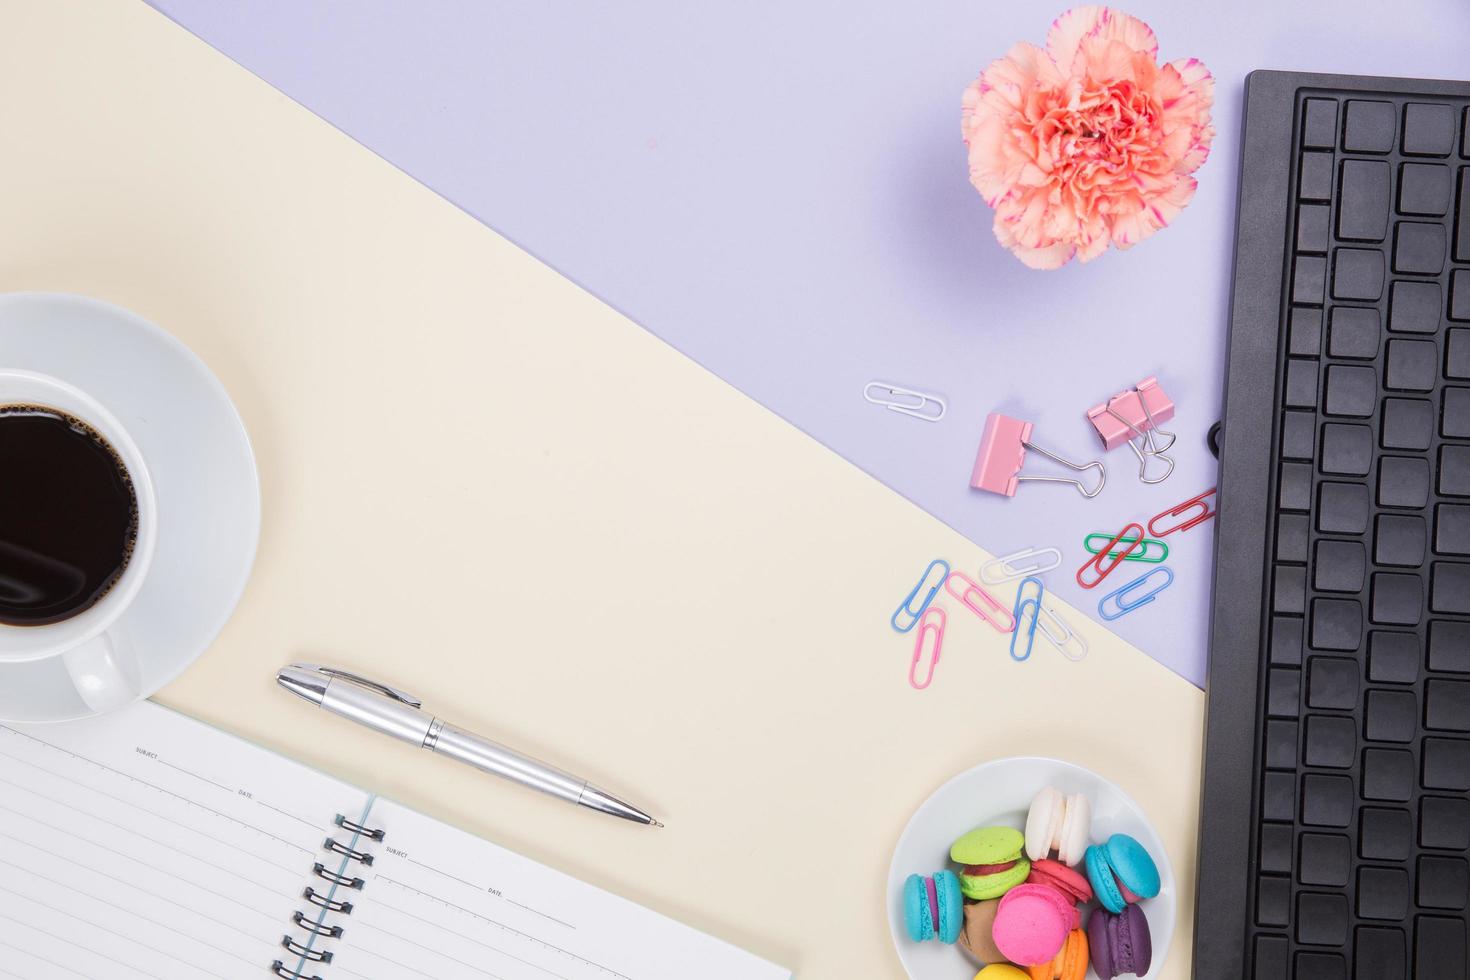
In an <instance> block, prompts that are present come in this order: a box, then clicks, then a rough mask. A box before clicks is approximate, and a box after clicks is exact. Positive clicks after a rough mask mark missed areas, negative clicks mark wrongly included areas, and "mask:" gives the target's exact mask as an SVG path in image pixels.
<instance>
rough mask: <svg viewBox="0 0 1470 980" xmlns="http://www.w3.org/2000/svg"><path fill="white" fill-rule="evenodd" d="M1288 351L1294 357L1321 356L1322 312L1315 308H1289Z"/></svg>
mask: <svg viewBox="0 0 1470 980" xmlns="http://www.w3.org/2000/svg"><path fill="white" fill-rule="evenodd" d="M1290 334H1291V336H1290V338H1289V340H1290V343H1289V344H1288V350H1289V352H1290V353H1291V354H1292V355H1293V356H1294V357H1321V356H1322V311H1321V310H1320V309H1318V308H1317V307H1315V306H1293V307H1292V308H1291V330H1290Z"/></svg>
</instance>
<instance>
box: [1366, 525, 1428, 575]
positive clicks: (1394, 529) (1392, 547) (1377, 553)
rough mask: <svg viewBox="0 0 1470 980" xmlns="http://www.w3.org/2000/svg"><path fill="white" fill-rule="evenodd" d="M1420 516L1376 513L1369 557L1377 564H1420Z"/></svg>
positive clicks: (1422, 531)
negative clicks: (1370, 555) (1376, 520)
mask: <svg viewBox="0 0 1470 980" xmlns="http://www.w3.org/2000/svg"><path fill="white" fill-rule="evenodd" d="M1426 536H1427V532H1426V528H1425V524H1424V518H1422V517H1413V516H1408V515H1403V514H1380V515H1378V522H1377V526H1376V528H1375V529H1374V534H1373V560H1374V561H1375V562H1376V563H1378V564H1379V565H1401V566H1404V567H1406V568H1418V567H1419V566H1420V565H1422V564H1424V542H1425V538H1426Z"/></svg>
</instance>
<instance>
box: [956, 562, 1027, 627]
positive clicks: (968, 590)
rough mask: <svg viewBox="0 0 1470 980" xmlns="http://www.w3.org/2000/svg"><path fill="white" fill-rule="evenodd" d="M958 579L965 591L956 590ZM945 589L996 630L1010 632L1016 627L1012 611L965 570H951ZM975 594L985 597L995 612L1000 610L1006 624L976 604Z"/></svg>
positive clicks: (987, 603)
mask: <svg viewBox="0 0 1470 980" xmlns="http://www.w3.org/2000/svg"><path fill="white" fill-rule="evenodd" d="M956 579H958V580H959V581H960V582H962V583H964V586H965V591H963V592H956V591H955V590H954V583H955V580H956ZM944 591H946V592H948V593H949V594H950V595H952V596H954V597H955V598H956V599H958V600H960V604H961V605H963V606H964V607H965V608H966V609H968V610H970V612H972V613H974V614H975V615H976V616H979V617H980V618H981V619H983V620H985V621H986V622H987V623H989V624H990V625H991V626H992V627H994V629H995V630H996V632H999V633H1009V632H1011V631H1012V630H1014V629H1015V628H1016V619H1015V617H1014V616H1012V615H1011V611H1010V610H1009V609H1007V608H1006V607H1005V606H1003V605H1001V604H1000V600H999V599H997V598H996V597H995V596H993V595H991V594H990V593H989V592H986V591H985V589H984V588H982V587H981V585H980V583H979V582H976V581H975V580H974V579H972V578H970V577H969V576H968V575H966V574H965V573H964V572H950V573H949V578H947V579H945V580H944ZM975 595H978V596H980V597H981V598H982V599H984V600H985V604H986V605H987V606H989V607H990V608H991V610H992V611H993V612H998V613H1000V614H1001V615H1002V616H1004V617H1005V618H1006V625H1005V626H1002V625H1000V623H999V622H997V621H996V620H994V619H991V618H990V613H988V612H986V611H985V610H984V609H981V608H980V607H979V606H977V605H975V600H974V599H972V598H970V597H971V596H975Z"/></svg>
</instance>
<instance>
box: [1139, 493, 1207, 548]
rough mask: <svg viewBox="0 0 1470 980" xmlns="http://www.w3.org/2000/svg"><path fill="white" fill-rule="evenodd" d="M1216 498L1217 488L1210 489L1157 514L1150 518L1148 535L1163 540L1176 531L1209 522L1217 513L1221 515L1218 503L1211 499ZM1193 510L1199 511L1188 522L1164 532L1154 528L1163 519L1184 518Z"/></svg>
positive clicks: (1168, 528)
mask: <svg viewBox="0 0 1470 980" xmlns="http://www.w3.org/2000/svg"><path fill="white" fill-rule="evenodd" d="M1214 496H1215V488H1214V487H1210V489H1208V490H1206V491H1205V492H1204V493H1202V494H1200V495H1199V496H1198V497H1190V498H1189V499H1188V500H1186V501H1184V503H1182V504H1179V505H1177V506H1175V507H1171V508H1169V509H1168V510H1166V511H1164V512H1163V513H1162V514H1155V515H1154V516H1153V517H1150V518H1149V519H1148V533H1149V534H1152V535H1153V536H1154V537H1156V538H1162V537H1164V536H1165V535H1167V534H1173V533H1174V532H1175V531H1188V530H1189V529H1190V528H1192V527H1194V526H1195V525H1196V524H1203V523H1204V522H1205V521H1207V520H1209V519H1210V518H1212V517H1214V516H1215V515H1216V514H1217V513H1219V510H1218V508H1217V506H1216V502H1215V501H1212V500H1210V498H1211V497H1214ZM1192 510H1198V513H1197V514H1195V515H1194V516H1193V517H1190V518H1189V519H1188V520H1183V521H1180V522H1179V523H1177V524H1175V525H1174V526H1172V527H1166V528H1164V529H1163V530H1159V529H1158V528H1156V527H1155V526H1154V525H1155V524H1157V523H1158V522H1159V521H1160V520H1162V519H1163V518H1166V517H1183V516H1184V515H1185V514H1188V513H1189V512H1190V511H1192Z"/></svg>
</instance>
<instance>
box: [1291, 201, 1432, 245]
mask: <svg viewBox="0 0 1470 980" xmlns="http://www.w3.org/2000/svg"><path fill="white" fill-rule="evenodd" d="M1435 227H1439V226H1438V225H1436V226H1435ZM1443 233H1444V229H1443V228H1441V229H1440V235H1441V238H1442V237H1443ZM1331 237H1332V208H1331V207H1330V206H1328V205H1326V204H1302V205H1299V206H1298V207H1297V209H1296V250H1297V251H1298V252H1316V253H1318V254H1321V255H1325V254H1327V242H1328V240H1329V239H1330V238H1331Z"/></svg>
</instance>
